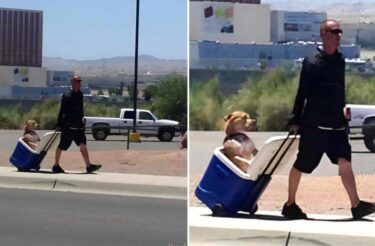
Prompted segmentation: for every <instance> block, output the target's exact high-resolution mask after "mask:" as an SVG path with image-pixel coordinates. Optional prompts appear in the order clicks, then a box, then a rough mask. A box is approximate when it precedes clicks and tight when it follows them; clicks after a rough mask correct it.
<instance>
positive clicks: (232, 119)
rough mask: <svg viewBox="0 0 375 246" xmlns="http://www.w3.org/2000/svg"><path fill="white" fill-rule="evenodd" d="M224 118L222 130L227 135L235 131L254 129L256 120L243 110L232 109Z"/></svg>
mask: <svg viewBox="0 0 375 246" xmlns="http://www.w3.org/2000/svg"><path fill="white" fill-rule="evenodd" d="M224 120H225V125H224V131H225V133H226V134H227V135H228V134H232V133H235V132H244V131H255V130H256V120H254V119H251V117H250V115H249V114H248V113H246V112H243V111H234V112H233V113H231V114H228V115H227V116H225V117H224Z"/></svg>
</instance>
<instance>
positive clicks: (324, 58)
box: [282, 19, 375, 219]
mask: <svg viewBox="0 0 375 246" xmlns="http://www.w3.org/2000/svg"><path fill="white" fill-rule="evenodd" d="M341 35H342V30H341V29H340V24H339V23H338V22H337V21H336V20H332V19H329V20H326V21H324V22H323V23H322V24H321V26H320V36H321V39H322V42H323V50H320V49H319V48H318V54H316V55H314V56H310V57H307V58H305V59H304V61H303V64H302V71H301V76H300V82H299V88H298V92H297V96H296V99H295V103H294V108H293V112H292V115H293V116H292V118H291V120H290V125H291V127H290V128H291V130H293V131H294V132H295V133H296V132H297V131H298V130H300V134H301V139H300V144H299V152H298V155H297V160H296V162H295V163H294V166H293V168H292V169H291V171H290V173H289V188H288V201H287V202H286V203H285V205H284V207H283V210H282V214H283V215H284V216H285V217H287V218H290V219H306V218H307V216H306V214H305V213H304V212H302V210H301V209H300V208H299V207H298V205H297V204H296V193H297V189H298V185H299V182H300V179H301V174H302V173H311V172H312V171H313V170H314V169H315V168H316V167H317V166H318V164H319V162H320V160H321V158H322V155H323V154H324V153H326V154H327V155H328V157H329V159H330V161H331V162H332V163H334V164H338V169H339V175H340V176H341V181H342V183H343V185H344V187H345V190H346V192H347V194H348V196H349V199H350V203H351V207H352V208H351V212H352V215H353V218H354V219H359V218H362V217H364V216H366V215H369V214H371V213H373V212H374V211H375V205H374V204H372V203H369V202H364V201H360V199H359V197H358V193H357V188H356V182H355V177H354V174H353V170H352V166H351V146H350V144H349V140H348V134H347V132H346V130H345V128H346V126H347V120H346V116H345V115H344V107H345V59H344V57H343V56H342V54H341V53H340V52H339V51H338V50H337V48H338V47H339V45H340V38H341ZM332 192H333V191H332Z"/></svg>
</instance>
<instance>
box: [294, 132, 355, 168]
mask: <svg viewBox="0 0 375 246" xmlns="http://www.w3.org/2000/svg"><path fill="white" fill-rule="evenodd" d="M324 153H326V154H327V156H328V158H329V159H330V160H331V162H332V163H334V164H337V163H338V158H344V159H346V160H348V161H350V162H351V158H352V154H351V153H352V148H351V146H350V144H349V139H348V134H347V132H346V131H345V130H322V129H319V128H313V127H309V128H303V129H301V138H300V143H299V147H298V154H297V160H296V162H295V163H294V167H295V168H296V169H298V170H299V171H301V172H303V173H311V172H312V171H314V169H315V168H316V167H317V166H318V164H319V162H320V160H321V159H322V156H323V154H324Z"/></svg>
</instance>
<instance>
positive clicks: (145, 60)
mask: <svg viewBox="0 0 375 246" xmlns="http://www.w3.org/2000/svg"><path fill="white" fill-rule="evenodd" d="M43 67H45V68H47V69H48V70H60V71H62V70H68V71H74V72H75V73H77V74H80V75H82V76H117V75H118V74H133V73H134V57H132V56H117V57H112V58H102V59H96V60H75V59H63V58H60V57H43ZM186 71H187V61H186V60H182V59H179V60H172V59H170V60H169V59H159V58H157V57H154V56H149V55H141V56H139V57H138V73H139V74H167V73H183V74H186Z"/></svg>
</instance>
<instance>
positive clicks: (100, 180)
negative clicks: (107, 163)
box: [0, 167, 187, 200]
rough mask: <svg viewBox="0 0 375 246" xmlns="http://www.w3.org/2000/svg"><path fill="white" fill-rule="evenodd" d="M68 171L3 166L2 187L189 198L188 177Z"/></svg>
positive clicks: (0, 184)
mask: <svg viewBox="0 0 375 246" xmlns="http://www.w3.org/2000/svg"><path fill="white" fill-rule="evenodd" d="M66 172H67V173H63V174H54V173H52V172H51V171H50V170H43V169H41V170H40V171H39V172H18V171H17V170H16V169H15V168H13V167H0V187H2V188H19V189H36V190H49V191H70V192H80V193H97V194H109V195H126V196H142V197H155V198H166V199H178V200H186V199H187V178H185V177H171V176H156V175H138V174H121V173H104V172H103V173H102V172H97V173H93V174H86V173H82V172H73V171H72V172H70V171H68V170H66Z"/></svg>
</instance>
